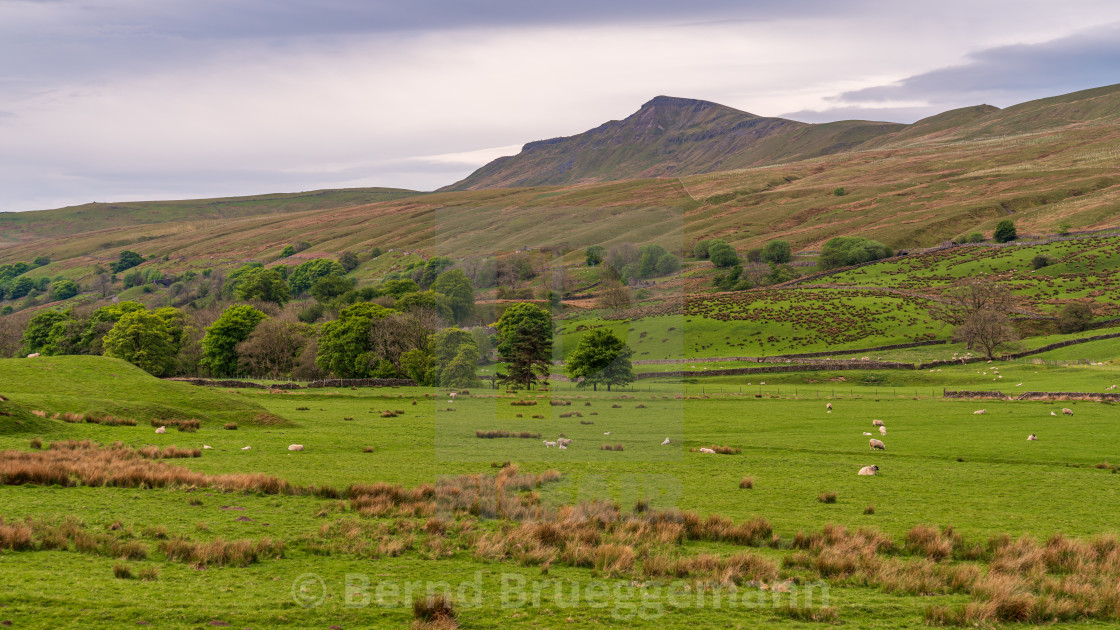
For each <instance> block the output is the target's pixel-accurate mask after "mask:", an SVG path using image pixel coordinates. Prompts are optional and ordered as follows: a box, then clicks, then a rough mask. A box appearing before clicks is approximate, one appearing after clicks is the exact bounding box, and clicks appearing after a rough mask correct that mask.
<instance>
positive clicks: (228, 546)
mask: <svg viewBox="0 0 1120 630" xmlns="http://www.w3.org/2000/svg"><path fill="white" fill-rule="evenodd" d="M284 547H285V546H284V543H283V542H280V541H273V540H272V539H270V538H262V539H261V540H256V541H252V540H223V539H221V538H216V539H214V540H211V541H207V542H192V541H189V540H186V539H184V538H174V539H172V540H167V541H164V542H161V543H160V545H159V548H160V551H162V552H163V553H165V554H166V555H167V559H168V560H171V561H172V562H183V563H187V564H190V565H192V566H194V567H198V568H203V567H211V566H214V567H225V566H232V567H247V566H249V565H250V564H255V563H256V562H258V561H259V560H261V559H262V558H281V557H283V556H284Z"/></svg>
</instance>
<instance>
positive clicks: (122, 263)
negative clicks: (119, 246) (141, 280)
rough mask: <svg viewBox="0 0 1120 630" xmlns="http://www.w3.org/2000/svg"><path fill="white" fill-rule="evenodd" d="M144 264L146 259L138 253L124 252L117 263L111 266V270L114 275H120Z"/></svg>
mask: <svg viewBox="0 0 1120 630" xmlns="http://www.w3.org/2000/svg"><path fill="white" fill-rule="evenodd" d="M142 262H144V257H143V256H141V255H140V254H137V253H136V252H133V251H129V250H127V249H126V250H124V251H123V252H121V253H120V256H118V258H117V262H115V263H113V264H112V265H109V270H110V271H112V272H113V273H120V272H122V271H124V270H126V269H132V268H133V267H135V266H136V265H139V264H140V263H142Z"/></svg>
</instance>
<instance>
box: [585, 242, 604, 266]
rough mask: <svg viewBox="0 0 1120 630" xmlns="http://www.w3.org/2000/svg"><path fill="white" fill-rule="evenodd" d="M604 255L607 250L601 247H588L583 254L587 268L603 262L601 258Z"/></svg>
mask: <svg viewBox="0 0 1120 630" xmlns="http://www.w3.org/2000/svg"><path fill="white" fill-rule="evenodd" d="M606 253H607V250H606V249H605V248H604V247H603V246H602V245H592V246H591V247H588V248H587V252H586V253H585V260H586V261H587V266H588V267H594V266H596V265H598V264H599V263H601V262H603V256H605V255H606Z"/></svg>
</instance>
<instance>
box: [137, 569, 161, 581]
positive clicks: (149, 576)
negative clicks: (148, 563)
mask: <svg viewBox="0 0 1120 630" xmlns="http://www.w3.org/2000/svg"><path fill="white" fill-rule="evenodd" d="M139 577H140V579H141V580H143V581H145V582H155V581H156V580H158V579H159V567H144V568H143V569H140V573H139Z"/></svg>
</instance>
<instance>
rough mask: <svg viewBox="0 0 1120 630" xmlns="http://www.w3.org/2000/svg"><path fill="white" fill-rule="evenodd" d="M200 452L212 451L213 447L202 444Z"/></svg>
mask: <svg viewBox="0 0 1120 630" xmlns="http://www.w3.org/2000/svg"><path fill="white" fill-rule="evenodd" d="M202 450H204V451H212V450H214V447H213V446H210V445H209V444H203V445H202Z"/></svg>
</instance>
